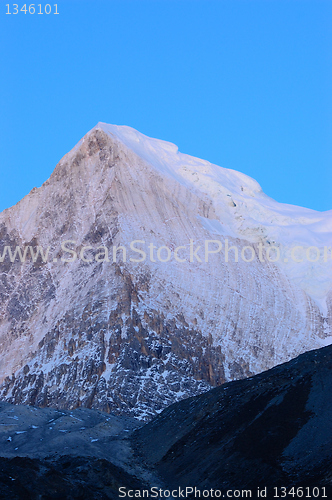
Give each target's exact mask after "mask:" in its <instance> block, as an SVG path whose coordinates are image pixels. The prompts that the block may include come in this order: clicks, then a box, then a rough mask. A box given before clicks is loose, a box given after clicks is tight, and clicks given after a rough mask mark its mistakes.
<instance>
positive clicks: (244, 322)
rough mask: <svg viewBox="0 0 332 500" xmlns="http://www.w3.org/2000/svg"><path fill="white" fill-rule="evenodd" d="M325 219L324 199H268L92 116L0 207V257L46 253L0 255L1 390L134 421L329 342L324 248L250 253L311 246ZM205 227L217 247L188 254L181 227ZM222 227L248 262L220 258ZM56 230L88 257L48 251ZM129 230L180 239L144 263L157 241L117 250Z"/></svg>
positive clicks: (58, 238)
mask: <svg viewBox="0 0 332 500" xmlns="http://www.w3.org/2000/svg"><path fill="white" fill-rule="evenodd" d="M330 225H331V213H330V212H326V213H325V214H320V213H318V212H313V211H310V210H306V209H300V208H298V207H290V206H284V205H281V204H278V203H276V202H274V201H273V200H270V199H269V198H268V197H266V196H265V195H264V194H263V193H262V191H261V189H260V187H259V186H258V184H257V183H256V182H255V181H253V180H252V179H250V178H249V177H246V176H245V175H243V174H240V173H238V172H234V171H231V170H227V169H222V168H221V167H216V166H214V165H211V164H210V163H208V162H205V161H203V160H198V159H196V158H192V157H190V156H187V155H182V154H180V153H178V152H177V148H176V147H175V146H174V145H172V144H169V143H165V142H163V141H158V140H155V139H149V138H147V137H145V136H143V135H142V134H139V133H138V132H136V131H134V130H133V129H130V128H128V127H116V126H108V125H105V124H98V126H97V127H95V128H94V129H93V130H92V131H90V132H89V133H88V134H87V135H86V136H85V137H84V138H83V139H82V140H81V141H80V142H79V143H78V145H77V146H76V147H75V148H74V149H73V150H72V151H71V152H70V153H68V154H67V155H66V156H65V157H64V158H63V159H62V160H61V161H60V162H59V164H58V165H57V166H56V168H55V170H54V172H53V174H52V175H51V177H50V179H49V180H47V181H46V182H45V183H44V184H43V185H42V186H41V187H40V188H39V189H36V188H35V189H33V190H32V191H31V193H29V194H28V195H27V196H26V197H25V198H24V199H23V200H21V201H20V202H19V203H18V204H17V205H15V206H14V207H12V208H10V209H7V210H5V211H4V212H3V213H2V214H0V242H1V244H0V257H1V255H2V256H3V252H4V248H5V246H11V247H12V248H15V247H16V246H21V247H22V248H26V247H27V246H31V247H32V248H33V249H36V247H37V246H42V247H43V248H44V249H46V248H47V247H49V248H50V251H49V256H50V257H49V259H48V260H47V262H43V261H42V259H41V258H38V259H37V261H36V262H35V263H33V262H31V260H29V261H27V262H25V263H21V262H19V259H16V261H15V262H13V263H12V262H10V260H9V259H8V258H7V257H5V258H1V260H2V262H0V299H1V302H0V342H1V344H0V345H1V347H0V349H1V353H0V381H1V384H2V385H1V399H3V400H5V401H8V402H10V403H16V404H19V403H25V404H32V405H38V406H50V407H57V408H60V409H61V408H63V409H73V408H77V407H87V408H94V409H99V410H103V411H106V412H114V413H117V414H124V415H128V416H134V417H138V418H140V419H143V420H144V419H149V418H151V416H153V415H154V414H156V412H160V411H161V410H162V409H163V408H165V407H166V406H168V405H170V404H172V403H174V402H175V401H178V400H180V399H182V398H184V397H188V396H193V395H196V394H199V393H202V392H205V391H207V390H208V389H210V388H211V387H213V386H216V385H219V384H222V383H223V382H225V381H229V380H234V379H241V378H244V377H248V376H251V375H253V374H255V373H259V372H261V371H263V370H266V369H268V368H271V367H273V366H275V365H277V364H279V363H282V362H284V361H286V360H289V359H291V358H294V357H295V356H297V355H298V354H299V353H302V352H304V351H307V350H309V349H313V348H317V347H321V346H324V345H326V344H329V343H331V304H332V301H331V297H332V294H331V283H332V273H331V269H332V267H331V263H332V259H330V260H331V262H330V260H329V261H328V262H327V263H324V262H321V261H319V262H316V263H314V264H313V263H311V262H309V263H307V264H306V263H299V264H298V265H295V264H294V265H293V264H291V263H290V264H289V265H288V264H280V263H279V262H277V263H273V262H268V261H267V260H266V259H265V261H264V262H262V261H261V259H260V257H259V244H260V243H263V244H264V245H266V246H267V247H269V246H271V245H272V244H275V245H277V246H278V247H279V248H280V249H281V251H282V255H283V256H284V255H287V254H284V253H283V252H285V251H286V250H285V248H286V245H287V242H288V241H290V237H291V236H292V238H293V240H292V241H294V243H295V244H303V242H307V245H309V246H310V245H315V244H316V245H318V246H319V248H322V246H323V245H324V244H325V239H326V235H328V234H329V233H328V230H329V227H330ZM324 238H325V239H324ZM216 239H217V240H219V241H220V242H221V243H222V244H223V249H222V251H221V252H219V253H215V254H213V255H210V256H209V262H204V254H203V257H202V254H200V257H201V260H202V262H199V261H198V260H197V259H196V258H195V256H194V257H193V259H192V260H193V262H191V261H190V240H192V244H193V245H195V247H196V246H199V245H200V246H201V248H202V247H203V248H204V242H205V241H206V240H216ZM226 239H228V241H229V246H231V245H236V246H237V248H238V249H239V252H240V253H241V249H243V248H244V247H245V246H248V245H251V246H252V247H253V248H254V250H255V255H254V256H253V260H252V261H251V262H244V261H243V260H241V259H240V260H239V262H234V260H233V258H232V257H230V259H229V262H227V263H226V262H225V253H224V248H225V240H226ZM69 240H70V241H71V243H69V244H68V243H67V244H66V245H67V247H70V248H71V249H73V250H75V251H77V252H78V253H79V252H80V250H81V248H82V247H83V246H90V247H92V248H91V249H90V250H88V251H86V252H85V253H84V257H85V259H88V258H89V257H91V255H92V257H91V259H92V261H91V262H84V261H83V260H82V259H79V258H78V259H76V260H75V261H72V262H62V261H61V258H64V256H65V258H66V260H70V258H71V257H72V254H69V253H64V252H63V250H62V249H61V244H63V242H64V241H69ZM135 240H140V241H141V243H137V244H136V246H137V247H138V248H142V246H143V243H142V242H145V243H144V244H145V249H147V245H149V244H154V245H155V247H156V248H159V247H161V246H163V245H164V246H167V247H168V248H169V249H170V250H171V251H172V252H174V249H175V248H176V247H179V246H182V247H183V249H182V250H181V252H180V253H179V257H181V259H182V260H183V262H177V261H176V260H175V259H174V258H172V259H171V260H170V261H169V262H165V263H162V262H160V261H155V262H154V261H153V260H156V257H155V255H156V253H154V258H153V260H152V261H151V259H149V258H147V259H146V260H145V261H144V262H131V261H130V260H129V258H130V257H133V258H136V259H138V258H139V257H140V255H138V253H137V252H136V253H133V252H131V254H130V243H131V242H132V241H135ZM120 245H122V246H123V247H125V248H126V249H127V253H128V255H127V259H126V260H127V261H126V262H124V259H123V254H122V251H121V250H119V251H118V253H117V262H112V247H113V246H120ZM140 245H141V246H140ZM98 247H107V248H108V249H110V262H106V261H104V262H101V261H99V262H97V261H96V260H95V256H96V252H95V249H96V248H98ZM146 251H147V254H148V255H149V252H148V250H146ZM201 251H202V250H200V252H201ZM99 252H102V251H101V250H99ZM104 256H105V251H104ZM163 257H164V254H163ZM55 260H56V261H55ZM100 260H102V259H101V258H100Z"/></svg>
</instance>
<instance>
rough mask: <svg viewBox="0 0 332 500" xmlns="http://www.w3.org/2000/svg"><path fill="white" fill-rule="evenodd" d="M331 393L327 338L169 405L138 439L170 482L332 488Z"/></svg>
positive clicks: (147, 457) (331, 354)
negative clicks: (243, 377)
mask: <svg viewBox="0 0 332 500" xmlns="http://www.w3.org/2000/svg"><path fill="white" fill-rule="evenodd" d="M331 394H332V347H330V346H329V347H326V348H323V349H320V350H316V351H311V352H308V353H305V354H303V355H301V356H299V357H298V358H296V359H295V360H292V361H290V362H288V363H285V364H283V365H280V366H277V367H275V368H273V369H272V370H269V371H267V372H264V373H262V374H260V375H256V376H255V377H252V378H250V379H247V380H241V381H236V382H231V383H228V384H226V385H224V386H222V387H218V388H216V389H213V390H211V391H210V392H208V393H206V394H204V395H201V396H197V397H194V398H189V399H186V400H184V401H181V402H179V403H177V404H175V405H172V406H170V407H169V408H167V409H166V410H164V411H163V413H162V414H161V415H160V416H158V417H156V418H155V419H154V420H152V421H151V422H150V423H148V424H147V425H145V426H144V427H142V428H141V429H139V430H138V431H136V432H135V434H134V443H135V446H136V449H137V450H138V451H137V452H139V453H140V454H141V455H142V456H143V457H144V458H145V460H146V461H147V463H148V464H149V465H150V466H154V467H155V468H156V470H157V471H158V473H159V474H160V475H161V477H162V478H163V480H165V481H166V482H167V484H169V485H171V486H178V485H183V486H186V485H196V486H200V487H201V488H203V487H204V488H220V489H227V488H256V487H257V486H259V487H265V486H269V487H270V489H271V492H272V488H273V487H274V486H278V485H279V486H289V487H292V486H296V485H298V486H303V487H306V486H312V487H314V486H319V485H321V486H326V487H327V489H329V492H330V494H331V493H332V490H331V485H332V401H331ZM151 436H153V439H151ZM271 498H272V497H271ZM289 498H292V497H291V496H290V497H289ZM328 498H332V497H328Z"/></svg>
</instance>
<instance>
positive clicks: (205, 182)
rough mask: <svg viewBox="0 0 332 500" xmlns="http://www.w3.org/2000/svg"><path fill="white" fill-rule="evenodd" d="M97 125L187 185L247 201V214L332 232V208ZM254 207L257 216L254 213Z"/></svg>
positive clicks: (122, 129) (138, 136) (133, 132)
mask: <svg viewBox="0 0 332 500" xmlns="http://www.w3.org/2000/svg"><path fill="white" fill-rule="evenodd" d="M95 129H101V130H103V131H104V132H106V133H107V134H108V135H111V136H113V137H114V136H115V137H116V138H117V139H118V140H119V141H120V142H122V143H123V144H124V145H125V146H127V147H128V148H129V149H131V150H132V151H134V152H135V153H136V154H137V155H138V156H140V157H141V158H142V159H144V160H146V161H148V162H149V163H150V164H151V165H152V166H154V167H156V168H157V169H158V170H161V171H162V172H163V173H168V174H169V175H171V176H172V177H173V178H176V180H177V181H180V182H181V184H185V185H186V186H187V187H188V186H194V187H195V188H196V189H198V190H200V191H202V192H204V193H205V194H208V195H209V196H210V198H211V199H213V200H214V201H215V202H216V203H218V202H219V201H220V198H221V197H222V195H224V196H223V198H224V197H225V196H228V197H230V198H232V201H233V202H234V203H235V204H236V205H240V204H241V203H242V204H243V202H244V206H243V209H245V211H246V214H245V215H246V216H248V212H250V215H251V217H252V218H253V219H255V220H256V221H257V222H258V223H261V224H263V225H267V226H271V224H272V225H277V226H294V225H299V226H310V227H308V229H309V230H310V231H311V232H314V233H320V234H322V233H323V234H324V233H331V232H332V210H328V211H326V212H318V211H316V210H312V209H310V208H305V207H300V206H297V205H291V204H286V203H279V202H278V201H276V200H274V199H273V198H270V197H269V196H267V195H266V194H265V193H264V192H263V191H262V188H261V186H260V185H259V183H258V182H257V181H256V180H255V179H253V178H251V177H250V176H248V175H246V174H243V173H242V172H238V171H236V170H233V169H228V168H224V167H220V166H218V165H214V164H212V163H210V162H208V161H206V160H202V159H199V158H196V157H193V156H190V155H187V154H183V153H180V152H179V150H178V147H177V146H176V145H175V144H172V143H171V142H167V141H163V140H160V139H154V138H150V137H148V136H146V135H144V134H142V133H140V132H138V131H137V130H135V129H133V128H131V127H128V126H124V125H123V126H120V125H109V124H106V123H102V122H99V123H98V124H97V125H96V126H95V127H94V128H93V129H92V131H93V130H95ZM89 133H90V132H89ZM222 201H224V200H222ZM243 209H242V210H240V212H241V214H239V213H238V212H239V207H238V209H237V210H235V212H236V215H244V213H243V212H244V210H243ZM253 211H254V212H255V215H256V217H253V215H252V212H253ZM309 239H310V238H309Z"/></svg>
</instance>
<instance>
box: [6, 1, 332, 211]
mask: <svg viewBox="0 0 332 500" xmlns="http://www.w3.org/2000/svg"><path fill="white" fill-rule="evenodd" d="M6 3H7V2H6V1H4V0H1V1H0V8H1V13H0V43H1V47H2V50H1V54H0V64H1V66H0V67H1V74H2V77H1V79H0V111H1V113H0V154H1V156H0V158H1V162H0V210H3V209H5V208H7V207H9V206H11V205H13V204H15V203H16V202H17V201H18V200H19V199H21V198H22V197H23V196H24V195H25V194H27V193H28V192H29V191H30V190H31V189H32V188H33V187H34V186H37V187H39V186H40V185H41V184H42V183H43V182H44V181H45V180H46V179H47V178H48V177H49V176H50V174H51V172H52V171H53V169H54V167H55V165H56V164H57V162H58V161H59V160H60V159H61V157H62V156H63V155H64V154H65V153H67V152H68V151H69V150H70V149H71V148H72V147H73V146H74V145H75V144H76V142H78V140H79V139H80V138H81V137H82V136H83V135H84V134H85V133H86V132H87V131H88V130H90V129H91V128H92V127H93V126H94V125H96V123H97V122H98V121H104V122H107V123H115V124H118V125H129V126H132V127H134V128H136V129H138V130H139V131H140V132H142V133H144V134H146V135H149V136H152V137H157V138H159V139H164V140H168V141H171V142H174V143H175V144H177V145H178V146H179V149H180V151H181V152H183V153H188V154H191V155H194V156H198V157H201V158H204V159H207V160H209V161H211V162H213V163H216V164H218V165H221V166H223V167H228V168H232V169H235V170H239V171H241V172H244V173H246V174H248V175H250V176H251V177H253V178H255V179H256V180H257V181H258V182H259V183H260V184H261V186H262V188H263V190H264V191H265V193H266V194H268V195H269V196H271V197H273V198H275V199H276V200H278V201H280V202H285V203H291V204H295V205H302V206H305V207H309V208H312V209H315V210H320V211H323V210H329V209H332V204H331V199H332V196H331V195H332V169H331V160H332V140H331V139H332V118H331V117H332V90H331V89H332V64H331V63H332V50H331V49H332V2H331V1H330V0H326V1H324V0H288V1H285V0H260V1H258V0H245V1H239V0H216V1H213V0H150V1H146V0H131V1H129V0H119V1H115V0H107V1H102V0H94V1H84V0H76V1H75V0H66V1H60V0H59V1H58V11H59V15H53V14H50V15H46V14H43V15H37V14H34V15H30V14H24V13H23V12H19V14H17V15H14V14H11V15H6V14H5V12H6V10H7V7H6ZM12 5H13V4H10V6H11V7H10V8H11V10H12V11H13V10H14V9H13V8H12ZM23 5H24V4H23V3H20V4H19V7H21V6H23ZM28 5H29V4H28ZM42 5H45V4H42ZM51 5H54V4H51Z"/></svg>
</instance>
